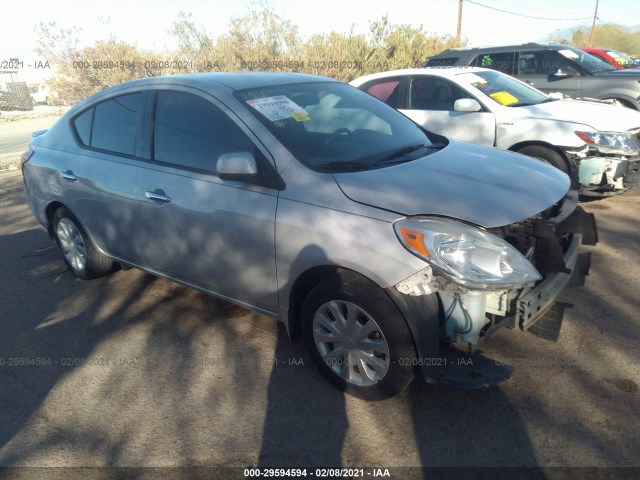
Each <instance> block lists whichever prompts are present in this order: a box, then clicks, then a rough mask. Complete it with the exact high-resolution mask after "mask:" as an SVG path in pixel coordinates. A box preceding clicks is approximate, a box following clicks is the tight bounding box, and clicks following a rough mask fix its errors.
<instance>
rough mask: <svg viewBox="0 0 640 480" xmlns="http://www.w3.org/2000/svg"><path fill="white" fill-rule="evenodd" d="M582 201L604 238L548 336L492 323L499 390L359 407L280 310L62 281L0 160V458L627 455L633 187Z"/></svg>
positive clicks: (634, 322) (228, 460) (634, 340)
mask: <svg viewBox="0 0 640 480" xmlns="http://www.w3.org/2000/svg"><path fill="white" fill-rule="evenodd" d="M585 208H586V209H587V210H589V211H592V212H595V213H596V216H597V219H598V223H599V229H600V235H601V242H600V244H599V245H598V246H597V247H595V248H591V249H590V250H591V251H592V252H593V262H592V269H591V275H590V277H589V278H588V279H587V285H586V286H585V287H582V288H580V289H574V290H571V291H569V292H567V294H566V295H565V300H566V301H568V302H571V303H573V304H575V307H574V308H573V309H570V310H568V311H567V314H566V316H565V322H564V325H563V330H562V333H561V336H560V341H559V342H558V343H550V342H547V341H545V340H541V339H538V338H536V337H534V336H532V335H529V334H523V333H520V332H509V331H507V332H501V333H500V335H498V336H497V337H496V338H495V339H494V341H493V343H491V344H490V345H489V346H488V348H487V349H486V354H487V355H489V356H491V357H493V358H496V359H502V360H510V361H511V362H512V363H515V364H516V365H517V366H516V372H515V374H514V376H513V377H512V378H511V379H510V380H509V381H507V382H505V383H503V384H501V385H500V386H498V387H494V388H490V389H487V390H483V391H472V392H465V391H459V390H453V389H450V388H447V387H443V386H433V385H426V384H424V383H423V382H421V381H420V380H417V381H415V382H414V383H413V384H412V386H411V387H410V388H409V389H408V390H407V391H406V392H405V393H404V394H403V395H401V396H399V397H397V398H394V399H391V400H388V401H384V402H378V403H367V402H364V401H361V400H357V399H354V398H350V397H344V396H343V395H342V394H341V393H339V392H338V391H336V390H334V389H333V388H332V387H331V386H330V385H329V384H328V383H327V382H325V380H324V379H323V378H322V377H321V376H320V375H319V373H317V372H316V370H315V369H314V368H313V366H312V365H311V362H310V360H309V358H308V357H307V356H306V354H305V353H304V351H303V349H302V347H301V345H299V344H290V343H289V342H288V340H287V338H286V334H285V332H284V329H283V327H282V326H281V325H279V324H278V323H277V322H276V321H275V320H272V319H269V318H266V317H264V316H261V315H257V314H254V313H251V312H249V311H246V310H243V309H241V308H238V307H235V306H232V305H230V304H227V303H224V302H222V301H218V300H216V299H214V298H211V297H208V296H206V295H203V294H200V293H197V292H195V291H193V290H190V289H187V288H184V287H181V286H178V285H176V284H173V283H171V282H168V281H165V280H160V279H157V278H155V277H152V276H150V275H147V274H144V273H142V272H139V271H136V270H130V271H120V272H117V273H115V274H113V275H111V276H109V277H107V278H103V279H99V280H94V281H90V282H83V281H80V280H75V279H74V278H73V277H72V276H71V274H69V273H67V271H66V270H65V268H64V266H63V264H62V261H61V260H60V257H59V254H58V252H57V251H55V250H54V249H52V248H50V243H49V240H48V237H47V235H46V233H45V231H44V230H43V229H42V228H41V227H40V226H39V225H37V224H36V222H35V220H34V219H33V217H32V216H31V214H30V212H29V211H28V208H27V206H26V205H25V199H24V196H23V194H22V190H21V176H20V174H19V173H18V172H12V173H7V172H5V173H0V285H1V286H2V287H1V288H0V331H1V332H2V334H1V335H0V405H1V410H0V467H13V466H30V467H33V466H58V467H60V466H65V467H74V466H75V467H77V466H84V467H93V466H95V467H104V466H117V467H167V466H169V467H194V466H205V467H206V466H258V465H259V466H261V467H300V466H326V467H340V466H344V467H358V468H361V467H362V468H368V467H421V466H423V467H544V468H545V469H544V470H541V469H539V468H538V469H535V470H526V471H525V472H529V473H532V472H533V473H532V475H533V477H518V476H517V475H515V474H516V473H517V472H520V470H510V472H511V473H509V475H511V477H510V478H548V479H555V478H579V477H580V478H595V477H588V476H586V473H585V472H586V471H574V470H570V471H568V472H569V473H567V471H563V470H557V469H554V468H550V469H547V467H578V466H583V467H585V466H586V467H640V458H639V456H638V452H639V451H640V429H638V425H640V401H639V399H640V393H639V392H638V384H640V373H639V372H640V370H639V368H638V367H639V366H640V352H639V349H638V346H639V345H640V314H639V307H640V302H639V301H638V294H639V292H640V259H639V256H638V245H639V244H640V243H639V238H640V192H637V191H636V192H627V193H626V194H625V195H623V196H619V197H616V198H609V199H606V200H600V201H597V202H591V203H589V204H587V205H586V206H585ZM473 471H475V470H473ZM8 472H11V471H8ZM19 472H20V470H18V473H19ZM191 472H194V471H191ZM408 472H414V473H415V472H416V471H413V470H410V471H408ZM417 472H419V473H418V476H421V475H422V472H421V471H417ZM470 472H471V471H467V473H470ZM591 472H592V473H593V472H596V473H595V474H597V475H600V474H602V476H601V477H599V478H605V477H606V476H609V477H610V478H634V475H636V474H638V475H640V470H633V471H631V472H630V471H627V470H625V471H619V470H616V471H615V472H614V473H613V474H612V473H611V471H607V470H594V471H591ZM14 473H15V472H14ZM450 473H451V472H450ZM563 475H567V476H563ZM626 475H629V476H626ZM0 476H2V473H0ZM27 476H28V475H27ZM408 477H409V475H408V474H406V472H405V473H402V474H400V473H399V474H397V476H395V477H394V478H408ZM7 478H9V477H7ZM123 478H124V477H123ZM239 478H244V477H242V476H240V477H239ZM426 478H435V477H433V476H428V475H427V477H426ZM448 478H452V477H448ZM455 478H458V477H455ZM465 478H466V477H465ZM474 478H493V477H474ZM635 478H637V477H635Z"/></svg>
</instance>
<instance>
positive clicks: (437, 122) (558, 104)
mask: <svg viewBox="0 0 640 480" xmlns="http://www.w3.org/2000/svg"><path fill="white" fill-rule="evenodd" d="M351 84H352V85H354V86H356V87H358V88H360V89H361V90H364V91H366V92H368V93H370V94H371V95H373V96H375V97H377V98H378V99H380V100H382V101H383V102H385V103H387V104H389V105H391V106H393V107H395V108H397V109H398V110H400V111H401V112H402V113H404V114H405V115H406V116H408V117H409V118H411V119H412V120H414V121H415V122H416V123H418V124H420V125H421V126H423V127H424V128H425V129H427V130H429V131H431V132H434V133H437V134H440V135H445V136H447V137H450V138H455V139H458V140H463V141H467V142H472V143H479V144H482V145H490V146H494V147H498V148H502V149H505V150H511V151H515V152H519V153H523V154H525V155H529V156H532V157H536V158H540V159H542V160H545V161H547V162H548V163H550V164H552V165H554V166H555V167H557V168H559V169H560V170H562V171H564V172H565V173H567V174H570V175H571V176H572V177H573V178H574V179H575V180H574V181H576V182H579V184H580V193H581V194H584V195H594V196H602V195H611V194H615V193H620V192H623V191H624V190H626V189H627V188H629V187H631V186H634V185H636V184H637V183H638V164H639V161H638V160H639V159H638V155H639V153H640V150H639V147H638V144H639V143H640V141H639V138H638V133H639V132H640V112H637V111H634V110H631V109H627V108H622V107H617V106H613V105H608V104H604V103H599V102H590V101H581V100H572V99H558V98H554V97H553V96H549V95H546V94H544V93H542V92H540V91H539V90H536V89H535V88H533V87H531V86H530V85H528V84H526V83H523V82H521V81H519V80H516V79H514V78H512V77H510V76H508V75H505V74H503V73H501V72H498V71H495V70H489V69H484V68H468V67H463V68H460V67H452V68H420V69H409V70H396V71H391V72H383V73H377V74H374V75H368V76H365V77H361V78H358V79H356V80H354V81H352V82H351Z"/></svg>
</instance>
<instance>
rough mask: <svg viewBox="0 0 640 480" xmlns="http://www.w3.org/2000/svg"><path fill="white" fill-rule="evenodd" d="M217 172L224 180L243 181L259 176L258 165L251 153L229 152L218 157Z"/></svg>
mask: <svg viewBox="0 0 640 480" xmlns="http://www.w3.org/2000/svg"><path fill="white" fill-rule="evenodd" d="M216 172H217V174H218V177H219V178H221V179H222V180H242V179H244V178H247V177H255V176H256V175H258V165H257V164H256V159H255V157H254V156H253V155H252V154H251V153H249V152H229V153H223V154H222V155H220V157H218V161H217V163H216Z"/></svg>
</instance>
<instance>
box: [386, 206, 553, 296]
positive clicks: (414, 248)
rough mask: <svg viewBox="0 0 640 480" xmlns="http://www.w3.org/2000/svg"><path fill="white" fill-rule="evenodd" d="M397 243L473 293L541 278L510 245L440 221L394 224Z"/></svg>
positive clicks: (471, 229) (423, 220) (492, 237)
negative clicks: (473, 290) (478, 290)
mask: <svg viewBox="0 0 640 480" xmlns="http://www.w3.org/2000/svg"><path fill="white" fill-rule="evenodd" d="M394 229H395V232H396V235H397V236H398V239H399V240H400V242H401V243H402V245H404V247H405V248H406V249H407V250H409V251H410V252H411V253H413V254H414V255H416V256H418V257H420V258H422V259H423V260H425V261H426V262H427V263H429V265H431V267H433V268H435V269H436V270H438V271H440V272H441V273H442V274H445V275H446V276H447V277H449V278H450V279H451V280H452V281H453V282H454V283H457V284H458V285H462V286H465V287H468V288H473V289H483V290H502V289H505V288H515V287H522V286H524V285H527V284H532V283H535V282H536V281H538V280H540V279H541V278H542V276H541V275H540V274H539V273H538V271H537V270H536V269H535V267H534V266H533V265H531V263H530V262H529V260H527V259H526V258H525V257H524V255H522V254H521V253H520V252H519V251H518V250H516V249H515V248H514V247H513V246H511V245H510V244H509V243H507V242H505V241H504V240H502V239H501V238H499V237H496V236H495V235H492V234H491V233H488V232H486V231H484V230H481V229H479V228H476V227H472V226H470V225H467V224H464V223H461V222H457V221H453V220H444V219H440V218H419V219H417V218H415V219H405V220H400V221H398V222H396V223H395V224H394Z"/></svg>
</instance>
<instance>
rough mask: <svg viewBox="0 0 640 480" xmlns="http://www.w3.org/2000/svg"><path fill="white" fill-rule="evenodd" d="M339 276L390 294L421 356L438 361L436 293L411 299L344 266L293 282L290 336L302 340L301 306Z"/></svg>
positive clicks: (317, 271)
mask: <svg viewBox="0 0 640 480" xmlns="http://www.w3.org/2000/svg"><path fill="white" fill-rule="evenodd" d="M335 275H339V276H341V277H342V278H344V279H345V280H347V281H349V280H350V281H361V282H362V281H364V282H367V283H370V284H372V285H375V286H376V287H378V288H380V290H382V291H384V292H385V294H386V295H388V297H389V299H390V300H391V301H392V302H393V303H394V304H395V306H396V307H397V308H398V310H399V311H400V313H401V315H402V317H403V319H404V320H405V321H406V323H407V326H408V327H409V331H410V332H411V336H412V338H413V343H414V346H415V348H416V351H417V353H418V356H419V357H422V358H436V357H438V355H439V342H440V322H441V319H442V318H443V317H442V309H441V303H440V301H439V298H438V296H437V294H433V295H421V296H410V295H405V294H403V293H400V292H399V291H398V290H397V289H396V288H395V287H393V286H392V287H389V288H382V287H380V286H379V285H378V284H377V283H376V282H374V281H373V280H371V279H370V278H368V277H366V276H365V275H363V274H361V273H359V272H356V271H355V270H351V269H348V268H344V267H339V266H335V265H321V266H316V267H312V268H309V269H308V270H306V271H305V272H303V273H302V274H301V275H300V276H299V277H298V278H297V279H296V280H295V282H294V284H293V286H292V288H291V291H290V294H289V311H288V315H287V318H286V320H285V323H286V328H287V332H288V334H289V337H290V338H291V339H292V340H294V341H298V340H300V337H301V336H300V332H301V320H302V315H301V311H302V304H303V302H304V299H305V297H306V296H307V294H308V293H309V292H310V291H311V290H312V289H313V288H314V287H315V286H317V285H318V284H320V282H322V281H323V280H325V279H327V278H329V277H332V276H335Z"/></svg>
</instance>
